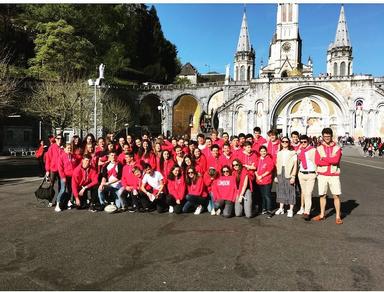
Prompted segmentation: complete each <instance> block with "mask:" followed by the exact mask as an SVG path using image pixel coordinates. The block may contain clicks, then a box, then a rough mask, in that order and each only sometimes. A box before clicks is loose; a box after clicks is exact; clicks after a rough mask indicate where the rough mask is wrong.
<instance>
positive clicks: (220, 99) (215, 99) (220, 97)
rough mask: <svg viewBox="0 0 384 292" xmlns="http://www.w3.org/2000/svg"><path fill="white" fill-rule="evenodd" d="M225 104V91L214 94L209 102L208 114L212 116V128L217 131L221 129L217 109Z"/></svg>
mask: <svg viewBox="0 0 384 292" xmlns="http://www.w3.org/2000/svg"><path fill="white" fill-rule="evenodd" d="M223 103H224V91H223V90H219V91H217V92H215V93H213V94H212V95H211V96H210V98H209V101H208V108H207V110H208V111H207V112H208V114H209V115H210V118H211V124H212V127H213V128H214V129H216V130H217V129H218V128H219V124H220V123H219V115H218V113H217V109H218V108H219V107H220V106H221V105H223Z"/></svg>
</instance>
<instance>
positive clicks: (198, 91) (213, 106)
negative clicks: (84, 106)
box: [135, 3, 384, 137]
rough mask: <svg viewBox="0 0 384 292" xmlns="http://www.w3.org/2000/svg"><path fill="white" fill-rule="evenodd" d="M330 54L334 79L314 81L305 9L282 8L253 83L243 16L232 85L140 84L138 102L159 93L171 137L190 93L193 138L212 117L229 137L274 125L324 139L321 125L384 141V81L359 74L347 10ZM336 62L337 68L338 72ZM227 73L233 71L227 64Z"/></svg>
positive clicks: (339, 132) (164, 128)
mask: <svg viewBox="0 0 384 292" xmlns="http://www.w3.org/2000/svg"><path fill="white" fill-rule="evenodd" d="M287 43H289V45H286V44H287ZM288 47H289V48H288ZM327 53H328V57H327V63H328V71H329V72H328V74H327V75H326V76H323V75H322V76H318V77H314V76H312V62H311V60H310V59H309V62H308V63H307V64H306V65H304V64H302V63H301V39H300V35H299V33H298V5H297V4H289V3H287V4H278V13H277V29H276V33H275V35H274V36H273V40H272V42H271V46H270V58H269V62H268V65H266V66H265V67H263V68H261V70H260V75H259V77H258V78H250V80H249V78H247V77H248V76H253V73H251V72H252V71H253V68H254V67H252V66H253V63H254V51H253V48H252V46H251V45H250V42H249V37H248V28H247V27H246V17H245V15H244V16H243V20H242V26H241V31H240V37H239V42H238V49H237V52H236V55H235V60H234V65H235V66H234V75H235V78H234V79H233V80H229V77H227V78H226V81H225V82H216V83H203V84H199V83H198V84H195V85H165V86H162V85H156V86H141V87H139V88H136V89H135V90H136V91H137V93H138V95H137V98H138V99H137V100H138V103H137V105H138V108H140V102H142V101H143V100H144V99H145V98H146V97H147V96H156V97H157V98H158V100H159V104H160V105H161V111H158V112H155V113H154V114H159V115H161V132H163V133H167V131H168V133H172V132H173V128H174V127H175V125H176V123H177V122H180V121H176V120H175V111H180V110H181V108H177V105H178V103H179V102H181V100H183V99H184V98H185V97H187V96H188V99H189V100H191V98H190V97H192V98H193V99H194V100H195V102H193V105H192V103H191V106H192V107H193V109H192V110H190V111H191V112H190V113H188V114H189V116H190V118H189V121H190V127H189V128H188V129H187V130H186V133H188V134H190V135H191V136H192V137H194V136H196V134H197V133H198V132H200V131H201V130H203V126H204V129H205V125H206V124H207V123H206V122H207V120H208V122H209V123H208V124H209V125H211V126H212V127H213V128H217V129H219V130H225V131H227V132H229V134H230V135H232V134H239V133H241V132H243V133H252V129H253V127H255V126H260V127H261V129H262V132H263V134H264V135H265V134H266V132H267V131H268V130H269V129H270V128H277V129H278V131H280V132H281V133H283V134H284V135H289V134H290V133H291V132H292V131H294V130H297V131H299V132H300V133H302V134H304V133H306V134H308V135H310V136H318V135H320V133H321V130H322V128H324V127H331V128H333V129H334V132H335V134H336V135H338V136H343V135H351V136H354V137H358V136H381V137H384V78H374V77H373V76H371V75H354V74H353V73H352V46H351V44H350V42H349V38H348V31H347V26H346V20H345V15H344V7H342V8H341V11H340V18H339V24H338V29H337V32H336V37H335V42H334V43H333V44H331V45H330V46H329V48H328V51H327ZM242 54H243V55H244V59H242V57H241V56H242ZM343 62H344V65H343V66H344V67H343V69H342V70H341V66H342V65H341V63H343ZM242 63H247V64H248V65H249V67H250V69H251V71H250V73H249V75H248V74H243V76H244V78H240V77H239V75H241V74H240V73H236V67H237V65H240V66H241V64H242ZM335 63H336V64H337V69H336V71H335V70H333V69H334V67H333V66H334V65H333V64H335ZM248 65H247V66H248ZM251 65H252V66H251ZM244 66H245V65H244ZM245 67H246V66H245ZM226 71H227V74H228V72H229V71H228V67H227V70H226ZM238 72H239V71H238ZM341 73H342V74H341ZM184 103H185V104H186V101H184ZM184 110H188V106H186V107H185V106H184ZM177 114H178V115H179V114H180V113H177ZM199 116H200V118H199ZM178 131H179V130H178ZM159 132H160V131H159ZM175 134H180V133H175Z"/></svg>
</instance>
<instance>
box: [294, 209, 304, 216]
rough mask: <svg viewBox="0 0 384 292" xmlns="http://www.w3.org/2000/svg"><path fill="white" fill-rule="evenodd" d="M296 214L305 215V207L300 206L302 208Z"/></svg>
mask: <svg viewBox="0 0 384 292" xmlns="http://www.w3.org/2000/svg"><path fill="white" fill-rule="evenodd" d="M296 214H297V215H303V214H304V208H300V210H299V211H298V212H297V213H296Z"/></svg>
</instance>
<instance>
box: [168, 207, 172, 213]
mask: <svg viewBox="0 0 384 292" xmlns="http://www.w3.org/2000/svg"><path fill="white" fill-rule="evenodd" d="M168 212H169V213H170V214H172V213H173V206H169V210H168Z"/></svg>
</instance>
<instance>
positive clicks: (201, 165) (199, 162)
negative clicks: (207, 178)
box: [193, 148, 207, 175]
mask: <svg viewBox="0 0 384 292" xmlns="http://www.w3.org/2000/svg"><path fill="white" fill-rule="evenodd" d="M193 159H194V160H195V166H196V171H197V172H198V173H200V174H201V175H204V173H205V172H206V171H207V159H206V158H205V156H204V154H203V153H201V150H200V149H199V148H196V149H195V150H194V151H193Z"/></svg>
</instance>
